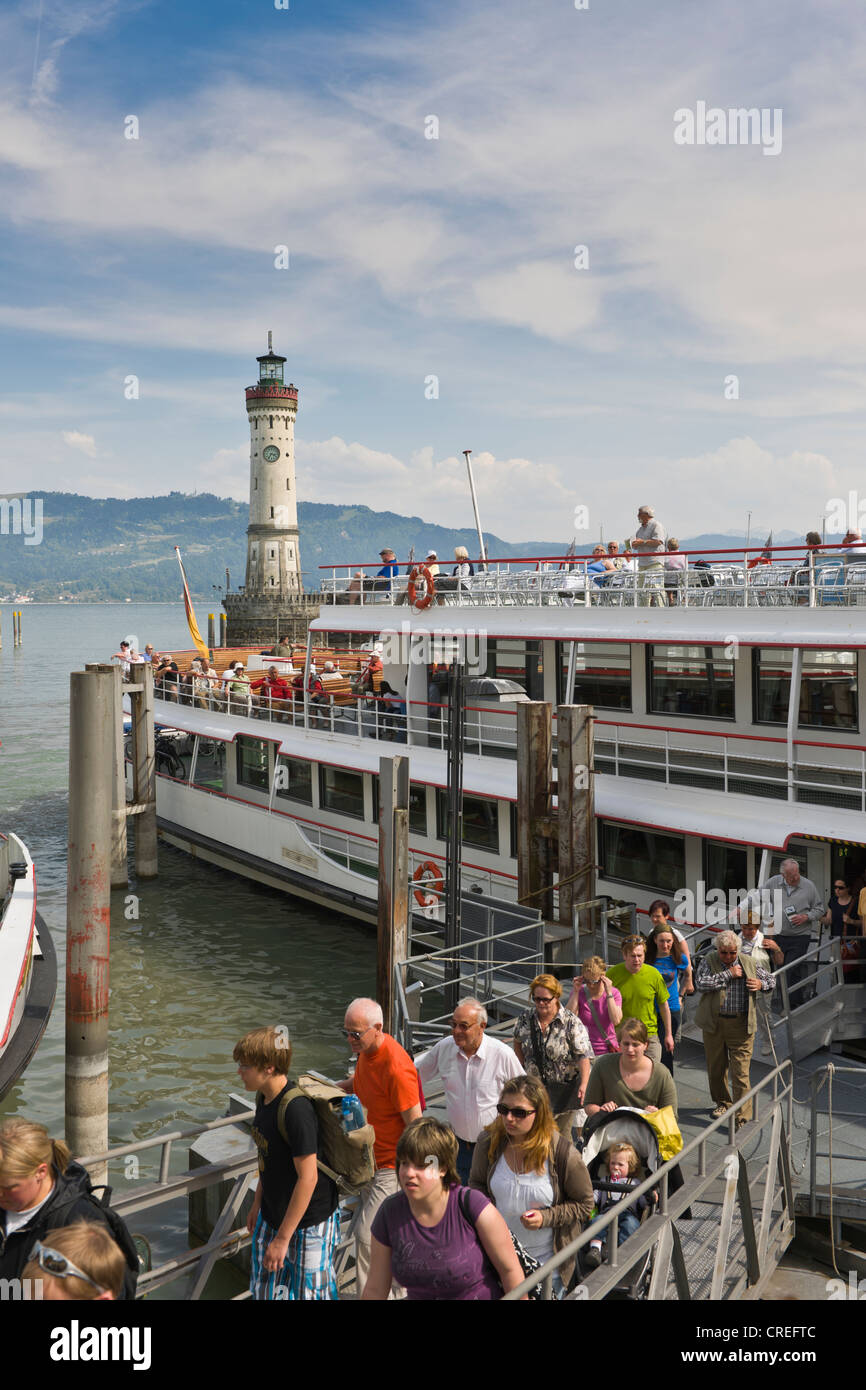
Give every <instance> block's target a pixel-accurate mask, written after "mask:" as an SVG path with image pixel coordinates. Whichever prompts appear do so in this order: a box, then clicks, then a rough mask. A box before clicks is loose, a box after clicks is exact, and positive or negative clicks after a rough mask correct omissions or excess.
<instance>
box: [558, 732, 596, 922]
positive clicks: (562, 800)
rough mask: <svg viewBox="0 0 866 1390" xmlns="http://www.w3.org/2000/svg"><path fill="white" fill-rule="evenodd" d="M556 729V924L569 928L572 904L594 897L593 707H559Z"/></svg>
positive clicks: (571, 917) (571, 918)
mask: <svg viewBox="0 0 866 1390" xmlns="http://www.w3.org/2000/svg"><path fill="white" fill-rule="evenodd" d="M556 728H557V746H556V769H557V801H558V812H559V890H558V891H559V920H560V922H562V923H563V925H564V926H567V927H569V928H571V925H572V920H573V915H574V913H573V909H574V904H575V903H580V902H588V901H589V900H590V899H591V898H594V897H595V864H594V861H595V831H594V826H595V809H594V776H593V771H592V762H593V730H594V709H593V706H592V705H560V706H559V708H558V710H557V719H556Z"/></svg>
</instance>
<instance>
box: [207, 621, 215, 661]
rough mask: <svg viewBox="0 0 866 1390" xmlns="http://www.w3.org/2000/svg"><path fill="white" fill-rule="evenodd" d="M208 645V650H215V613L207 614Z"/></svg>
mask: <svg viewBox="0 0 866 1390" xmlns="http://www.w3.org/2000/svg"><path fill="white" fill-rule="evenodd" d="M207 645H208V650H209V651H211V652H212V651H213V649H214V647H215V646H216V620H215V619H214V615H213V613H208V615H207Z"/></svg>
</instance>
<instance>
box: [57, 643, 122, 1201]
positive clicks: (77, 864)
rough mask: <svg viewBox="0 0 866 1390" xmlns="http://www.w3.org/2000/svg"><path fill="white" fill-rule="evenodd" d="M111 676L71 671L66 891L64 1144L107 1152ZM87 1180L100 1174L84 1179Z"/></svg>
mask: <svg viewBox="0 0 866 1390" xmlns="http://www.w3.org/2000/svg"><path fill="white" fill-rule="evenodd" d="M113 713H114V675H113V673H112V672H110V671H105V670H101V671H73V672H72V674H71V676H70V702H69V852H68V856H69V857H68V875H67V886H66V1102H65V1108H66V1142H67V1143H68V1145H69V1147H70V1148H71V1150H72V1152H73V1154H76V1153H79V1154H85V1153H90V1154H98V1153H104V1152H105V1150H106V1149H107V1148H108V983H109V935H110V926H111V883H110V865H111V804H112V789H113V784H114V730H113V727H112V720H113ZM91 1176H92V1178H93V1180H94V1181H95V1182H99V1181H101V1180H102V1179H103V1177H104V1174H102V1173H92V1174H91Z"/></svg>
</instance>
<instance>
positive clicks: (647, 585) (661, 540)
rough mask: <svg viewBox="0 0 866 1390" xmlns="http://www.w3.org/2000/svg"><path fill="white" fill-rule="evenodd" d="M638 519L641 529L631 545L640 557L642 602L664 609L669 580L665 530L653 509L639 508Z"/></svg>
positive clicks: (635, 534)
mask: <svg viewBox="0 0 866 1390" xmlns="http://www.w3.org/2000/svg"><path fill="white" fill-rule="evenodd" d="M637 517H638V521H639V522H640V526H639V527H638V528H637V530H636V531H635V533H634V536H633V537H632V539H631V541H630V542H629V544H630V547H631V549H632V550H636V551H637V554H638V562H637V563H638V570H639V571H640V588H641V593H640V597H639V602H640V603H641V605H643V606H654V607H656V608H664V606H665V602H666V600H665V597H664V594H663V592H662V585H663V583H664V576H665V563H664V558H663V556H664V549H665V530H664V527H663V526H662V524H661V522H660V521H656V519H655V509H654V508H653V507H650V506H643V507H638V512H637Z"/></svg>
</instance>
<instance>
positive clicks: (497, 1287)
mask: <svg viewBox="0 0 866 1390" xmlns="http://www.w3.org/2000/svg"><path fill="white" fill-rule="evenodd" d="M397 1176H398V1179H399V1182H400V1187H401V1189H402V1191H400V1192H397V1193H395V1194H394V1196H393V1197H388V1198H387V1199H386V1200H385V1202H383V1204H382V1206H381V1207H380V1208H379V1211H378V1212H377V1214H376V1217H375V1220H374V1221H373V1231H372V1250H371V1257H370V1273H369V1276H368V1278H367V1284H366V1287H365V1289H364V1292H363V1293H362V1295H361V1297H362V1298H364V1299H367V1300H370V1299H379V1300H381V1299H386V1298H387V1297H388V1294H389V1292H390V1289H391V1279H392V1277H393V1278H394V1279H396V1280H397V1282H398V1283H400V1284H402V1285H403V1287H404V1288H405V1290H406V1296H407V1297H408V1298H410V1299H415V1300H418V1299H436V1300H440V1299H449V1300H462V1301H465V1300H476V1301H481V1300H484V1301H486V1302H491V1301H492V1300H494V1299H498V1298H501V1297H502V1292H503V1290H508V1289H513V1288H516V1287H517V1285H518V1284H519V1283H521V1282H522V1280H523V1273H522V1271H521V1268H520V1264H519V1262H518V1259H517V1256H516V1255H515V1253H514V1246H513V1245H512V1242H511V1236H510V1235H509V1232H508V1227H507V1226H506V1224H505V1222H504V1221H503V1219H502V1217H501V1216H500V1215H499V1212H498V1211H497V1210H496V1208H495V1207H494V1206H493V1204H492V1202H490V1201H489V1200H488V1199H487V1198H486V1197H485V1196H484V1195H483V1194H482V1193H481V1192H475V1191H473V1190H472V1189H471V1188H462V1187H460V1186H459V1180H458V1177H457V1136H456V1135H455V1133H454V1131H453V1130H452V1129H451V1127H450V1125H445V1124H442V1123H441V1122H440V1121H439V1120H432V1119H424V1118H423V1117H422V1118H421V1119H420V1120H413V1121H412V1123H411V1124H410V1125H407V1127H406V1129H404V1131H403V1133H402V1134H401V1136H400V1139H399V1140H398V1143H397ZM463 1194H465V1197H464V1200H465V1201H466V1203H467V1205H468V1209H469V1214H468V1216H467V1215H465V1214H464V1212H463V1211H462V1210H461V1205H460V1199H461V1195H463ZM469 1218H471V1219H469ZM473 1223H474V1224H473Z"/></svg>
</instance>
